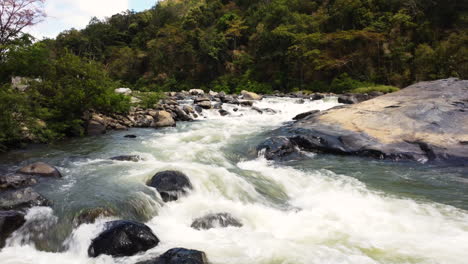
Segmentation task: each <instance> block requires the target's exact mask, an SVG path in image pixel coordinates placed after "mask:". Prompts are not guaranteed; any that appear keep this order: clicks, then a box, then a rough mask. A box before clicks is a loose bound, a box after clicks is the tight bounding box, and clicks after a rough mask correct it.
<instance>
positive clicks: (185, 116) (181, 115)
mask: <svg viewBox="0 0 468 264" xmlns="http://www.w3.org/2000/svg"><path fill="white" fill-rule="evenodd" d="M174 112H175V113H176V115H177V118H176V120H177V121H193V119H192V118H191V117H190V116H189V115H188V114H186V113H185V111H184V110H182V108H180V107H178V106H177V107H176V108H175V109H174Z"/></svg>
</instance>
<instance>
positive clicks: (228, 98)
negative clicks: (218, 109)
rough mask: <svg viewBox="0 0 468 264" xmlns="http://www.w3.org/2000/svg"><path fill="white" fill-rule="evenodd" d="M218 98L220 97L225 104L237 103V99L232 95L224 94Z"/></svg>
mask: <svg viewBox="0 0 468 264" xmlns="http://www.w3.org/2000/svg"><path fill="white" fill-rule="evenodd" d="M220 99H221V102H223V103H225V104H236V105H238V104H239V100H237V99H236V98H234V97H233V96H232V95H226V96H224V97H220Z"/></svg>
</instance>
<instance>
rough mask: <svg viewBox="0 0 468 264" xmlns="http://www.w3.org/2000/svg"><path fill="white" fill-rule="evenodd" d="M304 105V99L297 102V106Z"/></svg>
mask: <svg viewBox="0 0 468 264" xmlns="http://www.w3.org/2000/svg"><path fill="white" fill-rule="evenodd" d="M304 103H305V101H304V99H299V100H297V101H296V104H304Z"/></svg>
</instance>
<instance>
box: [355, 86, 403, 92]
mask: <svg viewBox="0 0 468 264" xmlns="http://www.w3.org/2000/svg"><path fill="white" fill-rule="evenodd" d="M399 90H400V88H398V87H395V86H387V85H375V86H368V87H359V88H356V89H353V90H351V92H352V93H370V92H382V93H393V92H396V91H399Z"/></svg>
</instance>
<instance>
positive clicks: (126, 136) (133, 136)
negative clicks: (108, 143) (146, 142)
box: [124, 135, 137, 138]
mask: <svg viewBox="0 0 468 264" xmlns="http://www.w3.org/2000/svg"><path fill="white" fill-rule="evenodd" d="M124 138H137V136H136V135H125V136H124Z"/></svg>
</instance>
